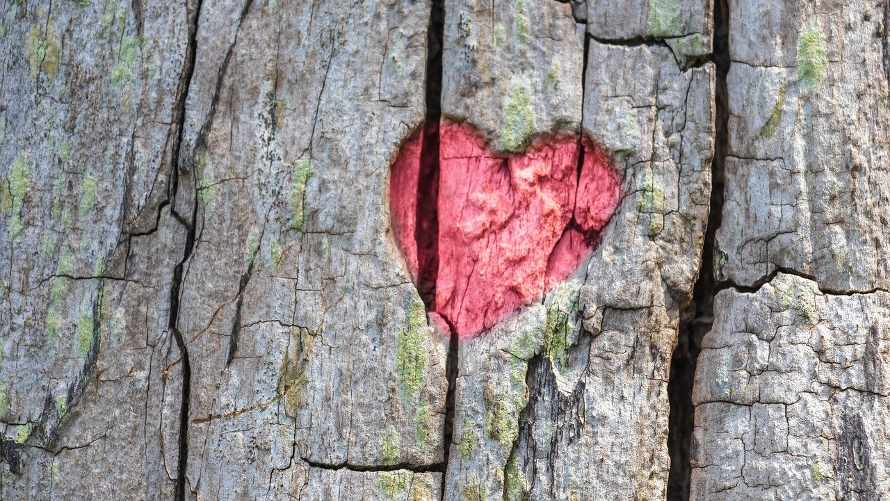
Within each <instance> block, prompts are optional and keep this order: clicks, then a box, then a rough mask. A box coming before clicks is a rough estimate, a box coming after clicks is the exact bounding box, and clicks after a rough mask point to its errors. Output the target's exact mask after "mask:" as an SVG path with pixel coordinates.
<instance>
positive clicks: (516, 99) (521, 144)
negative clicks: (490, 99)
mask: <svg viewBox="0 0 890 501" xmlns="http://www.w3.org/2000/svg"><path fill="white" fill-rule="evenodd" d="M506 99H507V101H506V104H505V106H504V114H505V120H504V128H503V129H502V130H501V147H502V148H503V149H504V150H505V151H508V152H514V153H516V152H520V151H522V150H524V149H525V148H526V146H528V144H529V141H530V140H531V136H532V134H533V133H534V131H535V115H534V112H533V111H532V104H531V97H530V96H529V91H528V89H526V88H525V87H524V86H523V85H521V84H513V85H512V86H511V89H510V92H509V94H508V95H507V97H506Z"/></svg>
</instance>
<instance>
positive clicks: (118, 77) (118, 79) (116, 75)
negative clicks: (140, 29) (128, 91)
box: [111, 36, 142, 87]
mask: <svg viewBox="0 0 890 501" xmlns="http://www.w3.org/2000/svg"><path fill="white" fill-rule="evenodd" d="M141 48H142V39H141V38H139V37H131V36H125V37H124V38H123V40H121V46H120V51H119V52H118V62H117V64H116V65H114V68H112V69H111V83H112V84H114V85H115V86H118V87H120V86H122V85H126V84H129V83H130V82H132V81H133V79H134V78H135V77H136V58H137V56H138V54H139V51H140V49H141Z"/></svg>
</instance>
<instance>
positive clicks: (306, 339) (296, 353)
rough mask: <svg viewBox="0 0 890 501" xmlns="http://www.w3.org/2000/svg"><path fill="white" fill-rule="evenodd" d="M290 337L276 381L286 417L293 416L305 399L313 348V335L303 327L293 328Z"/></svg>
mask: <svg viewBox="0 0 890 501" xmlns="http://www.w3.org/2000/svg"><path fill="white" fill-rule="evenodd" d="M290 336H291V339H290V346H289V348H288V352H287V353H285V354H284V361H283V362H282V367H281V377H280V378H279V380H278V394H279V395H280V396H282V397H283V398H284V403H285V409H286V410H287V412H288V415H290V416H295V415H296V413H297V411H298V410H299V409H300V408H301V407H302V406H303V403H304V400H305V397H306V386H307V385H308V384H309V373H308V364H309V358H310V356H311V355H312V352H313V350H314V348H315V335H314V334H313V333H312V332H311V331H310V330H309V329H307V328H305V327H294V328H293V329H291V333H290Z"/></svg>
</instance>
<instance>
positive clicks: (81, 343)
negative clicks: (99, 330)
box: [77, 310, 93, 356]
mask: <svg viewBox="0 0 890 501" xmlns="http://www.w3.org/2000/svg"><path fill="white" fill-rule="evenodd" d="M92 347H93V310H88V312H87V313H84V314H83V315H81V316H80V319H79V320H78V321H77V351H78V352H79V353H80V354H81V355H82V356H85V355H86V354H87V353H89V352H90V349H91V348H92Z"/></svg>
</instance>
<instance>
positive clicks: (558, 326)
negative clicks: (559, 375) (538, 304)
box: [544, 304, 570, 365]
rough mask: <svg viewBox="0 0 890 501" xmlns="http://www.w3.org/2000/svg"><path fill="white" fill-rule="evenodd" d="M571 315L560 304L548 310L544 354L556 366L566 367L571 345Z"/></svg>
mask: <svg viewBox="0 0 890 501" xmlns="http://www.w3.org/2000/svg"><path fill="white" fill-rule="evenodd" d="M569 314H570V311H568V310H563V309H562V308H561V307H560V305H559V304H555V305H553V306H551V307H550V308H548V309H547V320H546V322H545V324H544V352H545V353H546V354H547V358H549V359H550V361H551V362H552V363H554V364H556V363H559V364H562V365H565V363H566V357H567V350H568V345H569Z"/></svg>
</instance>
